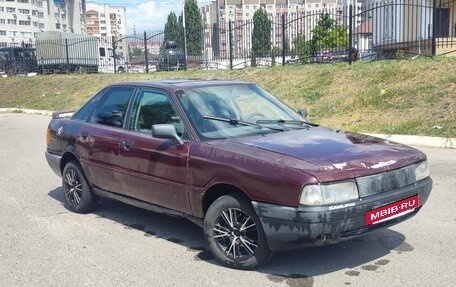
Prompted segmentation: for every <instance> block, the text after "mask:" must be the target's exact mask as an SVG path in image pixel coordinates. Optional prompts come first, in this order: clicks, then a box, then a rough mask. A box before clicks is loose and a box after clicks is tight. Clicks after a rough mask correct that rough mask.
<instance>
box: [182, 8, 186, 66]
mask: <svg viewBox="0 0 456 287" xmlns="http://www.w3.org/2000/svg"><path fill="white" fill-rule="evenodd" d="M182 25H183V26H184V27H183V28H184V58H185V63H184V70H187V31H186V28H185V0H182Z"/></svg>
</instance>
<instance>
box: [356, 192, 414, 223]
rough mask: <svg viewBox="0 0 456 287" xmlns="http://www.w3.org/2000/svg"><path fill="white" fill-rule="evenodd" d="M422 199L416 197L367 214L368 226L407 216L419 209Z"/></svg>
mask: <svg viewBox="0 0 456 287" xmlns="http://www.w3.org/2000/svg"><path fill="white" fill-rule="evenodd" d="M419 205H420V198H419V196H418V195H414V196H411V197H408V198H405V199H401V200H399V201H396V202H393V203H389V204H387V205H384V206H381V207H378V208H375V209H372V210H369V211H368V212H366V217H365V219H366V225H372V224H377V223H380V222H384V221H387V220H391V219H393V218H397V217H399V216H402V215H405V214H407V213H410V212H412V211H414V210H415V208H417V207H419Z"/></svg>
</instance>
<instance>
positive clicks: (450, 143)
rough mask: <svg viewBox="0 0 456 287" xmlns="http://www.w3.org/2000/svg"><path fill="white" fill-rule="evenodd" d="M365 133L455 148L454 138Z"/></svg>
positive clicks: (418, 143)
mask: <svg viewBox="0 0 456 287" xmlns="http://www.w3.org/2000/svg"><path fill="white" fill-rule="evenodd" d="M365 134H366V135H369V136H373V137H378V138H382V139H385V140H389V141H392V142H398V143H401V144H405V145H412V146H425V147H436V148H447V149H456V138H442V137H430V136H410V135H387V134H371V133H365Z"/></svg>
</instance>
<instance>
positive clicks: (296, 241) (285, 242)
mask: <svg viewBox="0 0 456 287" xmlns="http://www.w3.org/2000/svg"><path fill="white" fill-rule="evenodd" d="M431 189H432V179H431V178H430V177H428V178H426V179H423V180H421V181H419V182H416V183H415V184H413V185H409V186H406V187H403V188H400V189H396V190H392V191H388V192H384V193H380V194H376V195H373V196H369V197H366V198H363V199H361V200H359V201H357V202H355V205H354V206H350V207H345V208H341V209H336V210H330V209H329V207H328V206H324V207H322V206H318V207H311V206H299V207H298V208H293V207H288V206H282V205H275V204H269V203H262V202H256V201H253V202H252V205H253V208H254V209H255V212H256V214H257V215H258V217H259V218H260V221H261V224H262V227H263V230H264V233H265V235H266V238H267V241H268V245H269V249H271V250H273V251H278V250H288V249H295V248H300V247H306V246H316V245H322V244H329V243H336V242H339V241H341V240H347V239H351V238H353V237H357V236H360V235H362V234H365V233H367V232H370V231H373V230H375V229H378V228H382V227H383V228H385V227H388V226H391V225H393V224H396V223H398V222H401V221H404V220H406V219H407V218H410V217H412V216H413V215H415V214H416V213H418V211H419V210H420V209H421V207H422V205H423V204H424V203H425V202H426V201H427V199H428V197H429V194H430V192H431ZM414 195H418V196H419V207H418V208H416V209H415V210H414V211H413V212H411V213H408V214H405V215H403V216H400V217H396V218H394V219H391V220H387V221H384V222H382V223H377V224H374V225H369V226H366V223H365V214H366V212H367V211H369V210H372V209H374V208H377V207H380V206H383V205H386V204H389V203H392V202H396V201H399V200H401V199H404V198H408V197H411V196H414Z"/></svg>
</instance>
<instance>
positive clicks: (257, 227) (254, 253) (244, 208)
mask: <svg viewBox="0 0 456 287" xmlns="http://www.w3.org/2000/svg"><path fill="white" fill-rule="evenodd" d="M204 233H205V236H206V240H207V241H208V243H209V247H210V249H211V251H212V253H213V254H214V256H215V257H216V258H217V259H218V260H220V261H222V262H223V263H224V264H226V265H227V266H229V267H232V268H237V269H253V268H255V267H257V266H259V265H261V264H262V263H264V262H265V261H266V259H267V258H268V255H269V248H268V245H267V242H266V237H265V236H264V232H263V228H262V226H261V222H260V220H259V219H258V217H257V215H256V214H255V211H254V210H253V208H252V207H251V205H250V203H249V202H248V201H247V200H245V199H244V198H243V197H241V196H238V195H236V194H232V195H224V196H222V197H220V198H218V199H217V200H216V201H214V203H213V204H212V205H211V206H210V207H209V209H208V211H207V213H206V216H205V217H204Z"/></svg>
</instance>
